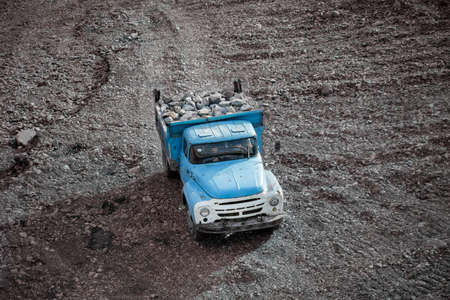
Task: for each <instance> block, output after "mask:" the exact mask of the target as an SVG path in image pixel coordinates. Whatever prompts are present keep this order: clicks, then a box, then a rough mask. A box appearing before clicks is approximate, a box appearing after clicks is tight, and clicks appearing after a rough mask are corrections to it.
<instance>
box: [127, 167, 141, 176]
mask: <svg viewBox="0 0 450 300" xmlns="http://www.w3.org/2000/svg"><path fill="white" fill-rule="evenodd" d="M141 172H142V168H141V166H136V167H133V168H131V169H129V170H128V174H129V175H131V176H137V175H139V174H140V173H141Z"/></svg>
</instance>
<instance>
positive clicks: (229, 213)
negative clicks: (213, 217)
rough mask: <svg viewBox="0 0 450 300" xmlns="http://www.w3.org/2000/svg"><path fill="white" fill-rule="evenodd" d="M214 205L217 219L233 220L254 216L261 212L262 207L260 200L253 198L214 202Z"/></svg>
mask: <svg viewBox="0 0 450 300" xmlns="http://www.w3.org/2000/svg"><path fill="white" fill-rule="evenodd" d="M214 204H215V205H214V208H215V211H216V212H217V215H218V216H219V217H221V218H223V219H233V220H236V219H238V218H240V217H241V218H242V217H244V216H245V217H253V216H254V215H255V214H258V213H259V212H261V211H262V209H263V208H262V207H263V206H264V202H263V201H262V199H261V198H255V197H252V198H248V199H228V200H225V199H223V200H216V201H214ZM230 206H232V208H231V207H230ZM251 215H253V216H251Z"/></svg>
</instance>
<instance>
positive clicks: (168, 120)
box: [164, 117, 173, 124]
mask: <svg viewBox="0 0 450 300" xmlns="http://www.w3.org/2000/svg"><path fill="white" fill-rule="evenodd" d="M164 122H166V124H169V123H170V122H173V119H172V118H171V117H167V118H164Z"/></svg>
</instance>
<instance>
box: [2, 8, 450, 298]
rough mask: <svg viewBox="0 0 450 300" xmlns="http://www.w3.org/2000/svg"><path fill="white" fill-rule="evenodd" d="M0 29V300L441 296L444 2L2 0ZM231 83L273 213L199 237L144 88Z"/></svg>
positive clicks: (445, 237) (447, 190)
mask: <svg viewBox="0 0 450 300" xmlns="http://www.w3.org/2000/svg"><path fill="white" fill-rule="evenodd" d="M0 25H1V26H0V111H1V116H2V117H1V119H0V157H1V160H0V201H1V208H0V299H186V298H196V299H249V298H256V299H447V298H448V295H450V285H449V280H450V271H449V270H450V251H449V244H450V205H449V200H450V184H449V178H450V160H449V153H450V152H449V148H450V143H449V140H450V129H449V127H450V124H449V116H450V5H449V4H448V3H447V1H440V0H428V1H426V0H395V1H391V0H386V1H381V0H376V1H356V0H330V1H301V0H284V1H283V0H280V1H273V0H254V1H251V0H249V1H245V0H224V1H218V0H202V1H200V0H198V1H188V0H186V1H183V0H179V1H168V0H167V1H152V0H148V1H131V0H128V1H127V0H123V1H121V0H108V1H97V0H90V1H83V0H62V1H54V0H39V1H38V0H26V1H25V0H18V1H12V0H5V1H0ZM235 78H241V79H242V80H243V83H244V89H245V90H246V91H247V92H248V93H249V94H250V95H251V96H253V97H254V98H255V99H256V100H257V101H258V103H259V104H260V105H261V107H263V108H264V109H265V116H266V131H265V140H264V146H265V155H264V157H265V164H266V167H267V168H268V169H270V170H272V171H273V172H274V173H275V175H276V176H277V177H278V179H279V181H280V183H281V185H282V186H283V188H284V190H285V195H286V198H287V200H288V215H287V216H286V220H285V222H284V223H283V225H282V227H281V228H280V229H279V230H277V231H275V232H274V233H270V232H267V231H262V232H249V233H243V234H236V235H232V236H230V237H228V238H226V239H220V238H214V237H211V238H210V239H208V240H206V241H205V242H202V243H197V242H194V241H192V240H191V239H190V238H189V236H188V234H187V228H186V224H185V219H184V213H183V211H182V208H181V207H180V205H181V203H180V192H181V183H180V182H179V181H178V180H170V179H167V178H166V177H165V176H164V174H163V173H162V171H161V163H160V147H159V141H158V137H157V134H156V131H155V128H154V115H153V102H152V89H153V88H160V89H162V91H163V93H167V94H170V95H175V94H178V93H185V92H187V91H188V90H199V89H205V88H206V89H212V88H229V87H231V81H232V80H233V79H235ZM24 129H34V130H35V131H36V133H37V137H36V138H35V139H34V140H33V141H32V142H30V143H29V144H28V145H27V146H20V145H18V143H17V142H16V139H15V137H16V134H17V133H19V132H20V131H21V130H24ZM275 142H279V143H280V145H281V149H280V150H279V151H278V149H275V147H274V144H275ZM93 232H99V233H104V235H103V236H100V237H99V238H98V240H97V241H93V240H92V239H91V236H92V233H93ZM99 240H100V242H104V247H96V246H95V245H96V244H95V242H99ZM98 248H101V249H98Z"/></svg>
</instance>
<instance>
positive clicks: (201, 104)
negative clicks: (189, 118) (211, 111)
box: [195, 98, 209, 109]
mask: <svg viewBox="0 0 450 300" xmlns="http://www.w3.org/2000/svg"><path fill="white" fill-rule="evenodd" d="M195 105H196V106H197V109H202V108H204V107H205V106H208V105H209V101H208V98H203V99H201V100H200V102H195Z"/></svg>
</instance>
